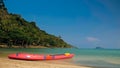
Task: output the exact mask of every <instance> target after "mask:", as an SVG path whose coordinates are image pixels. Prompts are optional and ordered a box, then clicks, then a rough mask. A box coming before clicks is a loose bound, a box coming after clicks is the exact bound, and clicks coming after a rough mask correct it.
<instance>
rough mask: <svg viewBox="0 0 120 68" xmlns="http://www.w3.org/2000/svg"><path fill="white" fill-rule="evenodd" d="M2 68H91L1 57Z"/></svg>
mask: <svg viewBox="0 0 120 68" xmlns="http://www.w3.org/2000/svg"><path fill="white" fill-rule="evenodd" d="M0 68H91V67H85V66H80V65H79V66H78V65H74V64H70V63H65V62H63V63H62V62H56V63H52V62H51V61H24V60H13V59H9V58H5V57H4V58H3V57H0Z"/></svg>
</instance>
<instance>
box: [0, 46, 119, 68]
mask: <svg viewBox="0 0 120 68" xmlns="http://www.w3.org/2000/svg"><path fill="white" fill-rule="evenodd" d="M18 52H22V53H23V52H24V53H33V54H63V53H73V54H75V56H74V57H73V58H72V59H67V60H63V61H65V62H68V63H73V64H76V65H83V66H90V67H93V68H120V49H78V48H0V54H6V57H7V55H8V54H10V53H18ZM0 56H2V55H0ZM53 61H55V60H53Z"/></svg>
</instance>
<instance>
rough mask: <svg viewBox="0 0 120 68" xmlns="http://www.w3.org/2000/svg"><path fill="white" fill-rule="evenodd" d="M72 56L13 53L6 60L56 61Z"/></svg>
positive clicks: (67, 54)
mask: <svg viewBox="0 0 120 68" xmlns="http://www.w3.org/2000/svg"><path fill="white" fill-rule="evenodd" d="M73 56H74V54H70V53H65V54H56V55H41V54H28V53H14V54H10V55H9V56H8V58H10V59H18V60H58V59H67V58H72V57H73Z"/></svg>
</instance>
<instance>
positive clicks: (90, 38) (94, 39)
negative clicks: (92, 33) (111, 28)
mask: <svg viewBox="0 0 120 68" xmlns="http://www.w3.org/2000/svg"><path fill="white" fill-rule="evenodd" d="M86 40H87V41H88V42H99V41H100V40H99V39H98V38H95V37H87V38H86Z"/></svg>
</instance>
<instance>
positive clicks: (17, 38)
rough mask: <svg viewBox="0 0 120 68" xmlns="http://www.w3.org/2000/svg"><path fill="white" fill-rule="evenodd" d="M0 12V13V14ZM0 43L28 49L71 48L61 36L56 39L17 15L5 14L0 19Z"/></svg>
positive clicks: (33, 23)
mask: <svg viewBox="0 0 120 68" xmlns="http://www.w3.org/2000/svg"><path fill="white" fill-rule="evenodd" d="M5 11H6V10H5ZM5 11H4V12H5ZM2 12H3V11H2ZM2 12H1V11H0V13H2ZM0 43H4V44H6V45H8V47H12V46H20V47H28V46H30V45H36V46H45V47H71V46H70V45H69V44H67V43H66V42H64V41H63V40H62V39H61V36H59V37H56V36H54V35H51V34H48V33H46V32H45V31H44V30H41V29H39V28H38V27H37V26H36V24H35V22H28V21H26V20H24V19H23V18H22V17H21V16H20V15H17V14H7V15H6V13H5V14H4V13H3V14H2V17H0Z"/></svg>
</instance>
